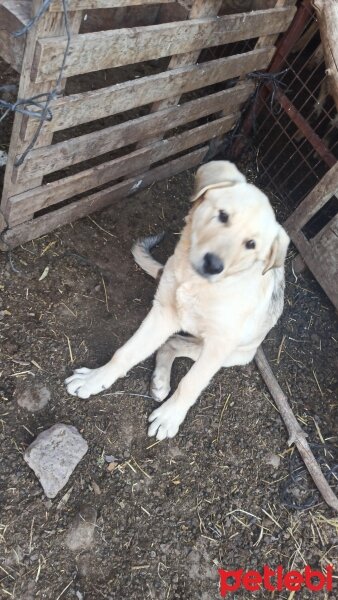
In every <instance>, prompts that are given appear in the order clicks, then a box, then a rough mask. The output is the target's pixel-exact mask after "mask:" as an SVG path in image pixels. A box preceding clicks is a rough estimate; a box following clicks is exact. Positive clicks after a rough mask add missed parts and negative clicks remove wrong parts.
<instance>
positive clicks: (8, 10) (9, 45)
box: [0, 0, 31, 73]
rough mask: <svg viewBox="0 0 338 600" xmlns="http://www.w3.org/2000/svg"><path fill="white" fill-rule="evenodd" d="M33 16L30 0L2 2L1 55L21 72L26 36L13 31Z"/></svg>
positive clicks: (0, 26)
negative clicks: (14, 34)
mask: <svg viewBox="0 0 338 600" xmlns="http://www.w3.org/2000/svg"><path fill="white" fill-rule="evenodd" d="M30 17H31V2H30V1H29V0H1V2H0V56H1V57H2V58H3V59H4V60H5V61H6V62H7V63H9V64H10V65H11V66H12V67H13V69H15V70H16V71H18V73H20V71H21V66H22V60H23V53H24V50H25V41H26V39H25V38H26V36H25V35H23V36H21V37H19V38H15V37H13V35H12V34H13V33H14V32H15V31H18V30H19V29H21V28H22V27H23V26H24V25H26V24H27V23H28V21H29V19H30Z"/></svg>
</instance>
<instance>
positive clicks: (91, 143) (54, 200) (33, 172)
mask: <svg viewBox="0 0 338 600" xmlns="http://www.w3.org/2000/svg"><path fill="white" fill-rule="evenodd" d="M40 1H41V0H33V1H31V0H21V2H18V0H2V4H1V5H0V17H1V15H2V14H4V12H1V11H5V12H6V15H7V17H6V18H7V21H8V28H9V29H11V31H13V28H14V29H15V27H16V26H17V25H18V22H19V21H20V22H23V23H24V22H27V20H28V17H29V14H27V6H28V7H29V9H30V16H32V15H34V14H36V11H37V9H38V7H39V5H40ZM25 2H26V4H25V6H26V11H23V10H22V3H25ZM152 4H156V5H157V6H158V5H160V4H163V5H165V4H169V0H69V3H68V5H69V13H68V21H69V27H70V30H71V33H72V37H71V42H70V48H69V54H68V57H67V61H66V65H65V69H64V80H63V87H65V85H66V78H67V77H72V78H75V77H79V76H80V77H81V76H83V75H84V74H88V73H93V80H94V79H95V74H96V73H97V72H103V71H104V70H106V69H118V70H119V72H120V73H121V70H122V69H123V68H125V67H126V66H128V65H133V64H135V63H141V62H147V61H161V60H162V61H163V60H164V59H167V64H166V67H165V68H164V70H162V71H161V72H158V69H157V72H154V73H152V74H149V75H144V76H141V77H139V78H131V79H129V80H127V81H121V82H117V83H115V82H114V83H113V84H112V85H105V86H103V87H99V88H98V89H86V90H81V92H80V93H70V94H68V95H63V96H59V97H58V98H56V99H55V100H53V102H52V103H51V110H52V114H53V118H52V120H51V121H49V122H46V123H45V124H44V126H43V128H42V131H41V133H40V136H39V138H38V140H37V142H36V144H35V147H34V149H32V150H31V152H30V153H29V155H28V156H27V158H26V159H25V161H24V163H23V164H22V165H21V166H19V167H17V166H15V162H16V159H17V158H18V157H19V156H20V155H21V153H22V152H23V151H24V149H25V148H26V147H27V144H28V143H29V141H30V139H31V138H32V135H33V134H34V132H35V130H36V127H37V121H36V120H35V119H32V118H27V117H25V116H21V115H19V114H16V116H15V121H14V126H13V132H12V138H11V144H10V150H9V159H8V163H7V167H6V173H5V183H4V190H3V195H2V201H1V218H0V228H1V222H2V230H3V231H2V234H1V243H2V248H4V249H6V248H11V247H14V246H16V245H18V244H20V243H22V242H25V241H28V240H31V239H33V238H35V237H37V236H39V235H42V234H45V233H47V232H49V231H52V230H53V229H55V228H56V227H58V226H59V225H62V224H65V223H69V222H71V221H73V220H75V219H78V218H80V217H82V216H84V215H86V214H89V213H90V212H93V211H95V210H97V209H99V208H103V207H105V206H108V205H110V204H112V203H113V202H114V200H116V199H118V198H121V197H125V196H129V195H131V194H133V193H135V192H137V191H139V190H140V189H142V188H143V187H145V186H147V185H149V184H150V183H151V182H153V181H157V180H159V179H161V178H166V177H168V176H170V175H173V174H175V173H178V172H180V171H183V170H185V169H189V168H192V167H195V166H197V165H199V164H200V163H201V162H202V161H203V159H204V158H205V156H206V154H207V152H208V142H209V141H210V140H212V139H214V138H219V137H221V136H224V135H225V134H226V133H227V132H228V131H229V130H230V129H231V128H232V127H233V126H234V124H235V123H236V121H237V119H238V117H239V112H240V108H241V106H242V105H243V103H244V102H245V101H246V99H247V98H248V97H249V95H250V94H251V93H252V91H253V84H252V83H251V82H250V81H248V80H245V75H246V74H247V73H249V72H252V71H256V70H262V69H265V68H266V67H267V66H268V65H269V63H270V61H271V59H272V57H273V54H274V42H275V40H276V37H277V35H278V34H279V32H282V31H284V30H285V29H286V28H287V27H288V25H289V24H290V22H291V20H292V18H293V15H294V13H295V8H294V6H293V4H294V2H290V1H289V0H287V1H285V0H277V1H276V2H273V1H272V0H260V1H259V2H256V3H254V4H257V6H258V7H259V9H255V10H251V11H250V12H246V13H241V14H236V13H235V14H221V15H220V16H218V13H219V11H220V9H221V8H222V0H194V1H193V2H192V3H191V9H190V11H189V12H188V14H187V18H184V19H182V18H181V19H180V20H177V21H174V22H164V23H153V24H147V25H146V26H144V25H142V26H137V27H123V28H118V29H116V28H115V29H110V30H104V31H103V30H102V31H90V32H86V33H81V26H82V25H81V24H83V18H84V15H85V13H86V12H87V11H95V9H117V8H122V7H136V6H139V7H140V5H143V6H144V7H146V5H152ZM19 5H20V7H21V8H20V10H19V8H18V7H19ZM178 7H179V8H180V11H182V7H181V6H178ZM178 7H177V8H178ZM147 10H148V12H149V10H151V6H148V7H147ZM156 11H157V12H156V14H157V13H158V8H157V9H156ZM23 12H24V13H25V16H24V17H23V16H22V14H23ZM223 12H224V7H223ZM19 13H20V15H19ZM177 14H181V12H179V13H177ZM10 15H11V18H10ZM5 37H6V36H3V39H5ZM257 38H259V39H258V42H257V43H256V44H255V43H253V45H252V49H251V50H249V51H245V52H243V51H242V52H240V53H238V44H240V43H242V42H244V41H246V40H256V39H257ZM6 40H7V41H8V36H7V37H6ZM230 43H231V44H235V43H237V51H235V52H231V50H228V51H227V55H226V56H224V57H222V56H221V55H220V54H218V57H216V58H213V59H210V60H206V61H205V60H204V61H203V62H201V63H198V59H199V56H200V54H201V52H202V51H203V50H205V49H206V48H211V47H212V48H215V47H216V46H217V47H219V48H221V47H222V46H224V44H230ZM66 44H67V37H66V32H65V24H64V15H63V12H62V2H61V0H54V2H53V3H52V4H51V6H50V8H49V10H48V11H47V12H46V13H45V15H44V16H43V17H42V18H41V19H40V20H39V21H38V23H37V24H36V25H35V27H34V28H32V29H31V30H30V31H29V32H28V33H27V35H26V40H25V47H24V50H23V47H22V46H21V55H18V57H17V58H16V59H15V60H14V59H13V60H10V57H12V54H13V53H12V52H11V50H10V49H9V48H8V47H6V49H4V44H2V45H1V38H0V53H2V55H3V56H4V58H5V60H8V61H9V62H12V64H13V66H14V67H15V68H17V70H18V71H20V72H21V77H20V87H19V94H18V95H19V97H20V98H28V97H31V96H33V95H36V94H39V93H42V92H48V91H50V90H52V89H53V88H54V86H55V83H56V81H57V78H58V76H59V72H60V68H61V64H62V60H63V56H64V51H65V47H66ZM5 46H6V43H5ZM228 48H229V47H228ZM6 53H7V54H6ZM20 56H21V58H20ZM169 59H170V60H169ZM19 63H20V64H19ZM147 64H148V63H147ZM153 64H154V63H153ZM155 64H161V63H155ZM234 79H235V80H237V84H236V86H235V87H229V89H226V88H227V86H226V85H224V82H227V81H228V80H232V82H233V80H234ZM216 84H222V89H221V91H215V88H213V87H212V86H215V85H216ZM184 94H190V96H189V98H188V100H186V101H183V102H182V100H181V97H182V95H184ZM140 109H142V111H141V112H140ZM126 111H135V112H134V113H132V116H130V112H129V115H128V118H127V117H126V116H125V113H126ZM145 112H146V114H144V113H145ZM113 115H116V117H117V120H116V123H113V124H109V126H107V127H105V128H102V126H101V124H100V121H99V120H100V119H107V118H109V119H112V117H113ZM121 121H122V122H121ZM96 125H97V126H96ZM79 126H81V135H78V134H77V135H76V137H75V136H74V135H70V133H69V132H67V131H66V130H67V129H70V128H74V127H79ZM86 127H87V130H86ZM177 128H179V131H177ZM58 132H59V133H58ZM60 132H62V134H64V135H62V134H61V135H62V138H63V139H62V138H61V137H60ZM56 136H58V138H57V139H58V141H56ZM117 151H118V155H116V156H110V157H109V156H108V157H107V154H109V153H116V152H117ZM97 157H102V160H101V162H99V164H97V163H98V160H97ZM93 159H96V161H95V166H94V165H92V164H90V162H89V164H88V161H91V160H93ZM99 160H100V158H99ZM75 165H78V166H79V167H81V165H82V167H83V168H82V170H79V168H77V169H76V172H75V173H74V167H75ZM72 169H73V172H72ZM51 174H56V175H54V176H53V177H54V179H53V181H49V182H48V183H47V182H46V178H49V179H50V178H51ZM103 186H105V187H104V189H98V188H102V187H103Z"/></svg>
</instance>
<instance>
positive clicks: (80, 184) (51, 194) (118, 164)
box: [7, 113, 239, 226]
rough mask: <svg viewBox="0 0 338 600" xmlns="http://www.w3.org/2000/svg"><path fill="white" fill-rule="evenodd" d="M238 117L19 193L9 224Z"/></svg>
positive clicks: (218, 131) (210, 134)
mask: <svg viewBox="0 0 338 600" xmlns="http://www.w3.org/2000/svg"><path fill="white" fill-rule="evenodd" d="M238 117H239V113H237V114H233V115H228V116H227V117H223V118H221V119H216V120H215V121H211V122H209V123H206V124H205V125H200V126H199V127H195V128H193V129H190V130H189V131H185V132H184V133H182V134H180V135H176V136H172V137H170V138H167V139H165V140H162V141H160V142H156V143H155V144H152V145H150V146H147V147H146V148H141V149H139V150H136V151H135V152H132V153H130V154H128V155H127V156H123V157H120V158H117V159H114V160H111V161H108V162H106V163H103V164H101V165H97V166H95V167H91V168H89V169H86V170H85V171H81V172H80V173H76V174H75V175H71V176H70V177H65V178H64V179H61V180H58V181H54V182H52V183H49V184H46V185H43V186H42V187H40V188H38V189H33V190H30V191H29V192H24V193H22V194H18V195H17V196H14V197H12V198H10V199H9V202H8V205H7V221H8V224H9V225H10V226H14V225H17V224H19V223H23V222H24V221H27V220H28V219H30V218H31V217H32V215H33V214H34V213H35V212H37V211H39V210H42V209H43V208H46V207H47V206H52V205H54V204H58V203H59V202H63V201H64V200H66V199H67V198H71V197H72V196H75V195H78V194H82V193H84V192H87V191H88V190H90V189H93V188H95V187H99V186H101V185H104V184H105V183H108V182H109V181H114V179H118V178H120V177H124V176H125V175H131V174H133V173H138V172H140V171H141V170H144V169H145V168H146V167H149V165H151V164H153V163H156V162H159V161H160V160H163V159H164V158H167V157H168V156H172V155H173V154H178V153H179V152H183V151H184V150H188V149H189V148H192V147H193V146H197V145H199V144H203V143H205V142H206V141H208V140H210V139H212V138H214V137H216V136H219V135H223V134H224V133H226V132H227V131H229V130H230V129H231V127H233V125H234V124H235V123H236V120H237V119H238Z"/></svg>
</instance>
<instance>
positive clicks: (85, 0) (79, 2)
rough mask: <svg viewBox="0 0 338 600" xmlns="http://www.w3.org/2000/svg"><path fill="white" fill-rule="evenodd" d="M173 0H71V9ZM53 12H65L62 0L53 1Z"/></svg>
mask: <svg viewBox="0 0 338 600" xmlns="http://www.w3.org/2000/svg"><path fill="white" fill-rule="evenodd" d="M172 2H173V0H69V2H68V7H69V10H91V9H95V8H120V7H124V6H139V5H140V4H144V5H146V4H169V3H172ZM49 10H50V11H51V12H63V5H62V2H60V0H55V1H54V2H52V4H51V6H50V8H49Z"/></svg>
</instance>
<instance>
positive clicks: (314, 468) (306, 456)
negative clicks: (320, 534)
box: [255, 347, 338, 511]
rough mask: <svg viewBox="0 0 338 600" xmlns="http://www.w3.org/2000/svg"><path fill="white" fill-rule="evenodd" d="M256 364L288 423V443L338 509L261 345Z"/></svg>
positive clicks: (327, 497)
mask: <svg viewBox="0 0 338 600" xmlns="http://www.w3.org/2000/svg"><path fill="white" fill-rule="evenodd" d="M255 360H256V365H257V367H258V370H259V372H260V374H261V376H262V378H263V380H264V382H265V384H266V386H267V388H268V390H269V392H270V394H271V396H272V398H273V399H274V401H275V403H276V406H277V408H278V410H279V412H280V415H281V417H282V419H283V421H284V423H285V425H286V428H287V430H288V433H289V439H288V445H289V446H291V445H292V444H295V445H296V447H297V450H298V451H299V454H300V455H301V457H302V459H303V461H304V463H305V466H306V468H307V470H308V471H309V473H310V475H311V477H312V479H313V481H314V483H315V485H316V486H317V488H318V490H319V491H320V493H321V495H322V497H323V499H324V500H325V502H326V503H327V504H328V505H329V506H331V508H333V509H334V510H336V511H338V498H337V496H336V495H335V493H334V492H333V491H332V489H331V488H330V486H329V484H328V482H327V481H326V479H325V477H324V475H323V473H322V470H321V468H320V466H319V464H318V462H317V461H316V459H315V457H314V455H313V453H312V451H311V449H310V446H309V444H308V442H307V440H306V436H307V434H306V433H305V431H303V429H302V428H301V426H300V425H299V423H298V421H297V419H296V417H295V415H294V414H293V411H292V409H291V408H290V406H289V403H288V399H287V397H286V395H285V394H284V392H283V390H282V389H281V387H280V385H279V383H278V381H277V379H276V378H275V376H274V374H273V372H272V370H271V368H270V365H269V363H268V361H267V359H266V356H265V354H264V352H263V350H262V348H261V347H259V348H258V350H257V353H256V357H255Z"/></svg>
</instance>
